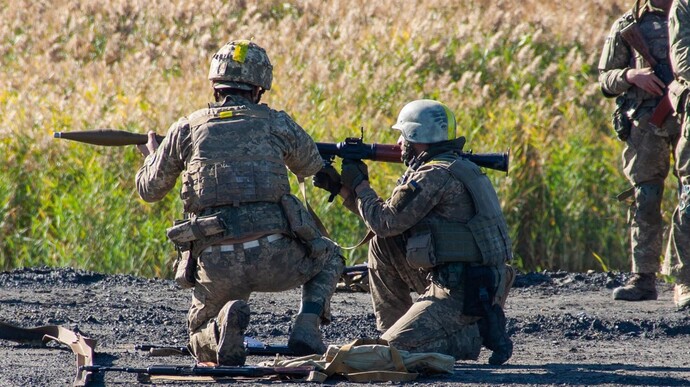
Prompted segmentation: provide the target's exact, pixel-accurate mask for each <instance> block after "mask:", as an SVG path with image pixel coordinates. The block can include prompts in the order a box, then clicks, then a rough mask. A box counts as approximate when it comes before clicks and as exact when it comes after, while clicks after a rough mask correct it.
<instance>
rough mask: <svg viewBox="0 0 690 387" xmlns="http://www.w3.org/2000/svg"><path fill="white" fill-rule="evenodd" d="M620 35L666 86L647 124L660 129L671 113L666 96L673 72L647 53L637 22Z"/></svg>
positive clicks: (645, 43)
mask: <svg viewBox="0 0 690 387" xmlns="http://www.w3.org/2000/svg"><path fill="white" fill-rule="evenodd" d="M620 34H621V38H623V40H625V42H626V43H628V45H630V47H632V48H633V49H634V50H635V51H637V52H638V53H639V54H640V55H641V56H642V58H643V59H644V60H645V61H646V62H647V63H649V66H650V67H651V68H652V70H654V74H655V75H656V76H657V77H658V78H659V79H660V80H661V81H662V82H664V84H665V85H666V86H667V87H666V88H664V95H663V97H661V98H662V99H661V101H659V104H658V105H656V108H654V111H653V112H652V117H651V118H650V119H649V123H651V124H652V125H654V126H656V127H657V128H661V126H662V125H663V123H664V121H665V120H666V117H668V115H669V114H670V113H671V112H672V111H673V106H672V105H671V99H670V98H669V95H668V85H669V84H670V83H671V82H672V81H673V71H672V70H671V67H670V66H668V65H664V64H663V63H659V62H658V61H657V60H656V58H654V56H653V55H652V53H651V52H650V51H649V46H648V45H647V42H646V41H645V40H644V36H642V32H641V31H640V26H639V25H638V24H637V20H635V21H633V22H632V23H630V24H629V25H628V26H626V27H625V28H623V29H622V30H621V32H620Z"/></svg>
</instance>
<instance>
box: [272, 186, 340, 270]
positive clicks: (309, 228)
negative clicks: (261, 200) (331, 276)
mask: <svg viewBox="0 0 690 387" xmlns="http://www.w3.org/2000/svg"><path fill="white" fill-rule="evenodd" d="M280 205H281V206H282V207H283V212H284V213H285V217H286V218H287V220H288V223H289V224H290V231H292V233H293V234H294V235H295V237H297V239H299V240H300V241H302V243H304V244H305V246H306V247H307V249H308V250H309V256H310V257H316V256H319V255H320V254H322V253H323V251H324V250H326V249H328V248H329V244H328V243H327V241H325V240H323V235H322V234H321V231H319V228H318V226H317V225H316V222H315V221H314V218H312V216H311V215H310V214H309V211H307V209H306V208H305V207H304V205H303V204H302V202H301V201H300V200H299V199H297V197H295V196H294V195H283V197H281V198H280Z"/></svg>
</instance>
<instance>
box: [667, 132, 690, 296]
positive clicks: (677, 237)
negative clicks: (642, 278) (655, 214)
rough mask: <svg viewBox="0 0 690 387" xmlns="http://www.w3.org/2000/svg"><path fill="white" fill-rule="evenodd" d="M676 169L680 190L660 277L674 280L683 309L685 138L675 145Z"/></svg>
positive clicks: (687, 285)
mask: <svg viewBox="0 0 690 387" xmlns="http://www.w3.org/2000/svg"><path fill="white" fill-rule="evenodd" d="M676 165H677V169H678V173H679V175H680V177H681V184H682V188H681V192H680V194H679V202H678V206H677V207H676V209H675V211H674V212H673V225H672V229H671V235H670V237H669V241H668V248H667V249H666V258H665V260H664V266H663V273H664V274H666V275H670V276H673V277H674V278H675V281H676V284H675V286H674V302H675V304H676V306H677V307H679V308H684V307H687V306H690V142H689V141H688V138H687V137H686V136H685V135H683V136H681V138H680V140H679V142H678V146H677V149H676Z"/></svg>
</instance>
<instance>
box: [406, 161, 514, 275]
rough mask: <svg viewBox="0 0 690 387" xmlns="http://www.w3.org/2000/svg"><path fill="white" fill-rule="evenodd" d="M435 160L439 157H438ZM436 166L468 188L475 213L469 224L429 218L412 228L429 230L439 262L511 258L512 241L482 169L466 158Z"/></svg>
mask: <svg viewBox="0 0 690 387" xmlns="http://www.w3.org/2000/svg"><path fill="white" fill-rule="evenodd" d="M435 161H436V160H435ZM435 165H437V166H440V167H442V168H444V169H446V170H448V171H450V172H451V174H452V175H453V176H454V177H455V178H456V179H458V180H460V181H461V182H462V183H463V184H464V185H465V187H466V188H467V190H468V192H469V194H470V196H471V197H472V201H473V202H474V207H475V210H476V214H475V215H474V216H473V217H472V219H470V220H469V221H468V222H467V223H462V222H448V221H440V220H438V219H434V220H432V219H431V218H427V219H425V220H423V221H421V222H419V223H418V224H417V225H415V226H414V227H413V228H412V229H411V231H412V234H421V233H424V232H430V233H431V235H432V238H433V247H434V249H433V253H434V256H435V259H436V263H437V264H443V263H450V262H466V263H480V264H483V265H487V266H495V265H498V264H501V263H504V262H506V261H508V260H510V259H511V257H512V252H511V241H510V236H509V235H508V227H507V225H506V222H505V219H504V218H503V212H502V211H501V206H500V204H499V201H498V197H497V196H496V191H495V190H494V188H493V186H492V185H491V181H490V180H489V178H488V177H486V175H485V174H484V173H483V172H482V171H481V169H480V168H479V167H478V166H477V165H476V164H474V163H472V162H471V161H469V160H467V159H465V158H461V157H460V158H457V159H455V160H453V161H452V162H438V161H436V163H435Z"/></svg>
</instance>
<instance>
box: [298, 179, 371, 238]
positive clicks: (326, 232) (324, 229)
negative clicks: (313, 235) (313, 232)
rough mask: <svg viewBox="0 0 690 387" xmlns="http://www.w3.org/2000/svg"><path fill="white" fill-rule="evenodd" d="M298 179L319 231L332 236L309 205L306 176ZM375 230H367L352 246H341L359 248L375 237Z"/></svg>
mask: <svg viewBox="0 0 690 387" xmlns="http://www.w3.org/2000/svg"><path fill="white" fill-rule="evenodd" d="M297 181H298V182H299V190H300V192H301V193H302V198H303V199H304V204H305V206H306V207H307V211H309V214H310V215H311V216H312V217H313V218H314V221H315V222H316V226H317V227H318V228H319V231H321V233H322V234H323V235H324V236H325V237H326V238H330V235H329V234H328V230H326V226H324V225H323V222H322V221H321V219H320V218H319V216H318V215H316V212H314V210H313V209H312V208H311V206H310V205H309V201H308V200H307V189H306V187H305V184H304V178H302V177H298V178H297ZM374 235H376V234H374V232H373V231H371V230H367V234H366V235H365V236H364V237H363V238H362V239H361V240H360V241H359V242H357V244H356V245H354V246H350V247H342V246H341V247H340V248H341V249H342V250H354V249H356V248H358V247H359V246H362V245H363V244H365V243H367V242H369V240H371V238H373V237H374Z"/></svg>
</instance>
